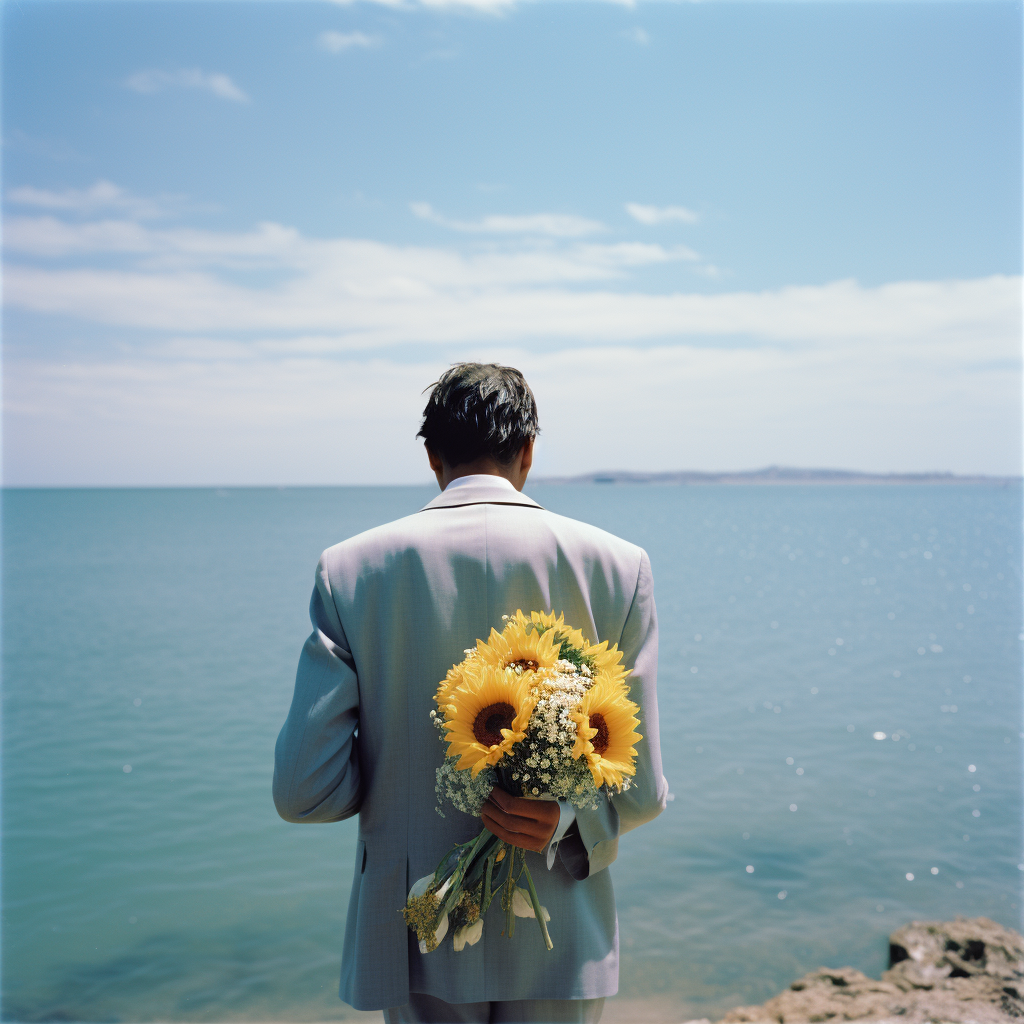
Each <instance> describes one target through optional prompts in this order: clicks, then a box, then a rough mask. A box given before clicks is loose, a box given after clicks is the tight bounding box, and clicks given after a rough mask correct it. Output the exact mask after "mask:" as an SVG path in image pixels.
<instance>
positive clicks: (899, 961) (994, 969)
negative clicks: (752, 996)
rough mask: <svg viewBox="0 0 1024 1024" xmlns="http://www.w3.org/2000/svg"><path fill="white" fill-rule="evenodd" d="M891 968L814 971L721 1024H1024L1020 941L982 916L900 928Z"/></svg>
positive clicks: (1023, 955) (891, 942) (893, 937)
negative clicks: (871, 972) (876, 972)
mask: <svg viewBox="0 0 1024 1024" xmlns="http://www.w3.org/2000/svg"><path fill="white" fill-rule="evenodd" d="M889 962H890V966H889V969H888V970H887V971H885V972H884V973H883V974H882V978H881V980H880V981H875V980H874V979H873V978H869V977H868V976H867V975H865V974H862V973H861V972H860V971H857V970H854V968H852V967H840V968H836V969H832V968H828V967H819V968H818V970H816V971H812V972H811V973H810V974H806V975H804V977H802V978H800V979H799V980H798V981H794V982H793V984H792V985H790V986H789V988H788V989H787V990H786V991H785V992H782V993H780V994H779V995H777V996H775V997H774V998H772V999H769V1000H768V1001H767V1002H766V1003H764V1004H763V1005H761V1006H741V1007H738V1008H737V1009H735V1010H731V1011H730V1012H729V1013H728V1014H726V1016H725V1017H724V1018H723V1021H722V1024H753V1022H758V1024H762V1022H771V1024H823V1022H829V1021H835V1022H836V1024H838V1022H839V1021H848V1020H872V1021H889V1020H891V1021H893V1022H895V1021H900V1022H904V1024H925V1022H931V1021H942V1022H957V1024H959V1022H963V1024H999V1022H1006V1021H1018V1020H1021V1019H1024V939H1022V938H1021V936H1020V935H1018V934H1017V932H1014V931H1011V930H1010V929H1008V928H1003V927H1002V925H999V924H996V922H995V921H990V920H989V919H988V918H986V917H977V918H972V919H969V920H968V919H965V918H961V917H958V918H957V919H956V920H955V921H946V922H941V923H940V922H922V921H915V922H913V923H912V924H908V925H905V926H904V927H903V928H900V929H898V930H897V931H895V932H893V934H892V935H891V936H890V938H889Z"/></svg>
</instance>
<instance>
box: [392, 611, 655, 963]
mask: <svg viewBox="0 0 1024 1024" xmlns="http://www.w3.org/2000/svg"><path fill="white" fill-rule="evenodd" d="M503 619H504V623H505V625H504V628H503V629H502V631H501V632H500V633H499V632H498V631H497V630H496V629H492V630H491V634H490V636H489V637H488V639H487V640H486V641H484V640H477V642H476V646H475V647H473V648H470V649H469V650H467V651H466V652H465V654H466V657H465V658H464V659H463V660H462V661H461V662H459V664H457V665H453V666H452V668H451V669H449V671H448V674H447V675H446V677H445V678H444V680H442V681H441V683H440V684H439V686H438V688H437V693H436V695H435V697H434V700H435V703H436V704H437V710H435V711H431V713H430V716H431V719H432V721H433V723H434V725H435V726H436V727H437V728H438V730H439V732H440V738H441V740H442V742H443V743H444V744H445V745H446V747H447V750H446V756H445V759H444V763H443V764H442V765H441V767H440V768H438V769H437V785H436V792H437V796H438V801H439V803H438V807H437V811H438V813H439V814H441V815H442V816H443V815H444V810H443V805H444V804H445V803H448V804H451V806H453V807H454V808H456V810H459V811H463V812H464V813H467V814H472V815H474V816H476V817H479V816H480V812H481V809H482V808H483V805H484V804H485V803H486V801H487V798H488V796H489V794H490V792H491V790H492V789H493V788H494V787H495V786H498V787H500V788H501V789H503V790H504V791H505V792H507V793H509V794H510V795H512V796H518V797H527V798H535V799H549V800H550V799H555V800H566V801H568V802H570V803H572V804H573V805H574V806H576V807H579V808H582V807H588V806H591V807H596V806H597V802H598V800H600V799H607V798H610V797H611V795H612V794H613V793H620V792H623V791H624V790H626V789H628V788H629V785H630V779H631V777H632V776H633V775H634V774H635V770H636V769H635V761H636V748H635V746H634V745H635V744H636V743H637V742H638V741H639V740H641V739H642V736H641V734H640V733H638V732H637V731H636V727H637V726H638V725H639V724H640V722H639V719H638V718H637V717H636V716H637V712H638V710H639V709H638V708H637V705H636V704H634V703H633V701H631V700H630V699H629V687H628V685H627V684H626V677H627V676H628V674H629V673H628V671H627V670H626V669H624V668H623V667H622V664H621V662H622V652H621V651H619V650H618V647H617V646H615V645H612V646H611V647H609V645H608V643H607V641H604V642H601V643H599V644H591V643H590V642H589V641H588V640H587V639H586V638H585V637H584V636H583V633H582V632H581V631H580V630H578V629H575V628H573V627H572V626H570V625H568V624H567V623H566V622H565V617H564V615H557V616H556V615H555V614H554V613H553V612H536V611H535V612H531V613H530V615H529V616H527V615H524V614H523V612H522V611H516V613H515V615H512V616H508V615H506V616H503ZM520 879H522V880H525V882H526V888H525V889H524V888H522V887H521V886H519V885H518V882H519V881H520ZM498 894H500V899H501V904H502V907H503V909H504V911H505V933H506V934H507V935H509V936H511V935H512V934H513V933H514V931H515V919H516V917H533V918H535V919H536V920H537V923H538V925H539V926H540V930H541V935H542V937H543V940H544V944H545V945H546V947H547V948H548V949H551V948H553V943H552V941H551V937H550V934H549V932H548V928H547V922H548V921H549V920H550V915H549V914H548V912H547V910H546V908H544V907H542V906H541V905H540V901H539V899H538V898H537V892H536V889H535V887H534V884H533V879H532V878H531V876H530V872H529V868H528V867H527V865H526V856H525V851H524V850H522V849H519V848H518V847H515V846H512V845H510V844H508V843H505V842H503V841H502V840H500V839H498V837H497V836H495V835H493V834H492V833H491V832H489V831H488V830H487V829H483V830H482V831H481V832H480V834H479V835H478V836H477V837H476V838H475V839H473V840H471V841H470V842H468V843H463V844H460V845H458V846H456V847H454V848H453V849H452V850H451V851H449V853H447V854H446V855H445V857H444V859H443V860H442V861H441V863H440V864H439V865H438V866H437V869H436V870H435V871H434V873H433V875H427V876H426V877H425V878H422V879H420V880H419V881H418V882H417V883H416V884H415V885H414V886H413V887H412V890H411V891H410V893H409V898H408V900H407V901H406V905H405V908H404V909H403V914H404V916H405V920H406V922H407V924H408V925H409V927H410V928H411V929H412V930H413V931H414V932H416V935H417V937H418V938H419V940H420V951H421V952H423V953H427V952H430V951H431V950H433V949H436V948H437V946H438V944H439V943H440V942H441V940H442V939H443V938H444V937H445V935H446V934H447V932H448V930H449V928H451V930H452V933H453V948H454V949H455V950H456V951H459V950H462V949H463V948H464V947H465V946H466V945H473V944H475V943H476V942H477V941H479V939H480V937H481V935H482V934H483V916H484V914H485V913H486V912H487V909H488V907H489V906H490V903H491V902H492V900H493V899H494V897H495V896H496V895H498Z"/></svg>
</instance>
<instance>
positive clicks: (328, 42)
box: [317, 30, 379, 53]
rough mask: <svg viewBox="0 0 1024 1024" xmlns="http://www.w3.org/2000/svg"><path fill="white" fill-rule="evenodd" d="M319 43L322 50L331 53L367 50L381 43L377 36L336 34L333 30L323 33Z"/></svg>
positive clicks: (352, 33) (363, 33) (319, 37)
mask: <svg viewBox="0 0 1024 1024" xmlns="http://www.w3.org/2000/svg"><path fill="white" fill-rule="evenodd" d="M317 41H318V42H319V44H320V47H321V49H324V50H327V51H328V52H330V53H343V52H344V51H345V50H358V49H367V48H369V47H371V46H376V45H377V44H378V42H379V40H378V39H377V38H376V37H375V36H368V35H367V34H366V33H365V32H335V31H333V30H328V31H326V32H321V33H320V35H319V36H318V37H317Z"/></svg>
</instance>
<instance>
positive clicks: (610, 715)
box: [570, 680, 643, 791]
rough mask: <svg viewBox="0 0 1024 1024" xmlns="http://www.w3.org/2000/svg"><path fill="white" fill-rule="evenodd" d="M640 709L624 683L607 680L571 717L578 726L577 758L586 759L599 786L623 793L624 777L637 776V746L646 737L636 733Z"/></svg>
mask: <svg viewBox="0 0 1024 1024" xmlns="http://www.w3.org/2000/svg"><path fill="white" fill-rule="evenodd" d="M639 710H640V709H639V708H638V707H637V706H636V705H635V704H634V703H633V702H632V701H631V700H629V699H628V698H627V697H626V694H625V691H624V689H623V687H622V686H621V684H617V683H615V682H609V681H607V680H605V681H601V682H597V683H595V684H594V685H593V686H592V687H591V688H590V689H589V690H587V692H586V693H585V694H584V695H583V700H582V701H580V707H579V710H578V711H575V712H573V713H572V714H571V715H570V717H571V718H572V720H573V721H574V722H575V723H576V745H575V747H574V748H573V752H572V756H573V757H576V758H578V757H581V756H582V757H585V758H586V759H587V766H588V767H589V768H590V774H591V775H593V776H594V785H595V786H602V785H608V786H614V787H616V788H617V789H619V790H620V791H621V789H622V776H623V775H634V774H636V767H635V766H634V764H633V759H634V758H635V757H636V749H635V748H634V746H633V744H634V743H637V742H639V741H640V740H641V739H643V737H642V736H641V735H640V733H638V732H635V731H634V730H635V728H636V726H638V725H639V724H640V721H639V719H638V718H636V717H635V715H636V713H637V711H639Z"/></svg>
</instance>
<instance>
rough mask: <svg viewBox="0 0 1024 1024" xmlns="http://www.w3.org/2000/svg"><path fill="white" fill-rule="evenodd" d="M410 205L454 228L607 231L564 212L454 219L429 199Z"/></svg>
mask: <svg viewBox="0 0 1024 1024" xmlns="http://www.w3.org/2000/svg"><path fill="white" fill-rule="evenodd" d="M409 209H411V210H412V212H413V213H414V214H415V215H416V216H417V217H419V218H420V219H421V220H428V221H430V222H431V223H432V224H439V225H440V226H441V227H444V228H448V229H449V230H451V231H461V232H465V233H469V234H488V235H547V236H549V237H551V238H580V237H583V236H585V235H592V234H595V233H596V232H598V231H604V230H605V226H604V225H603V224H602V223H600V222H599V221H596V220H588V219H587V218H586V217H576V216H574V215H572V214H565V213H528V214H520V215H512V216H509V215H504V214H490V215H488V216H486V217H481V218H480V220H474V221H465V220H453V219H451V218H450V217H445V216H443V215H442V214H440V213H438V212H437V211H436V210H435V209H434V208H433V207H432V206H431V205H430V203H410V204H409Z"/></svg>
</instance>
